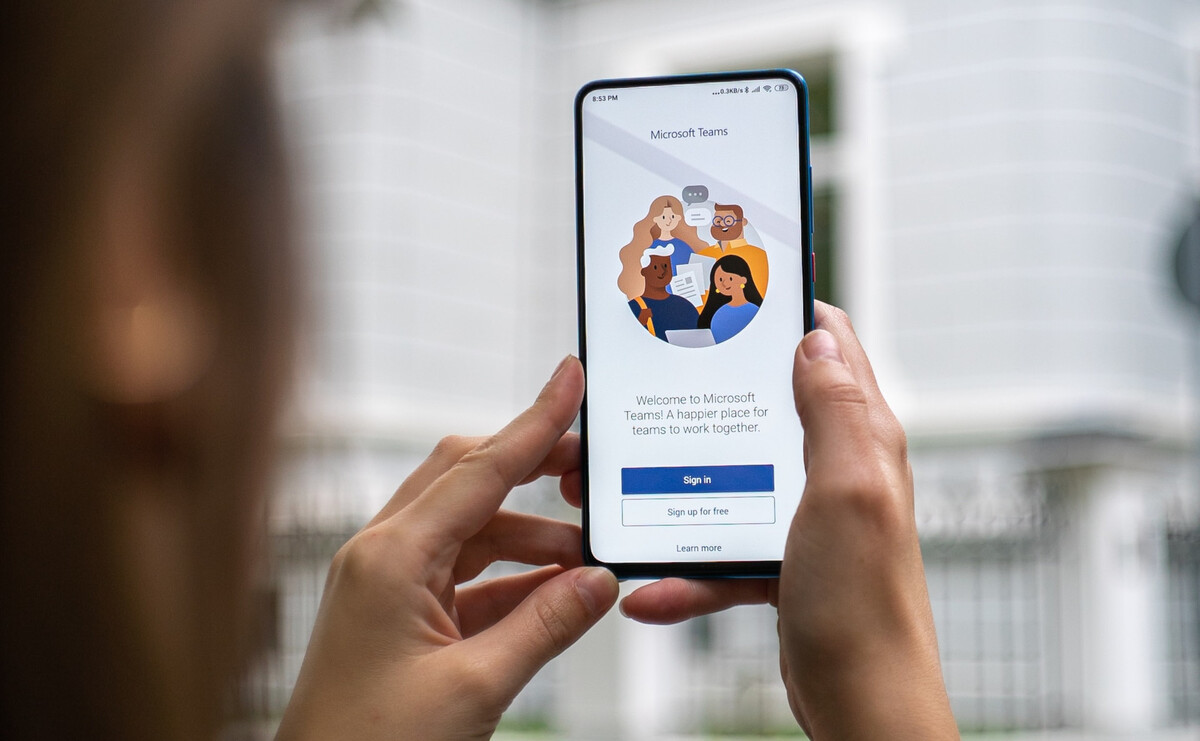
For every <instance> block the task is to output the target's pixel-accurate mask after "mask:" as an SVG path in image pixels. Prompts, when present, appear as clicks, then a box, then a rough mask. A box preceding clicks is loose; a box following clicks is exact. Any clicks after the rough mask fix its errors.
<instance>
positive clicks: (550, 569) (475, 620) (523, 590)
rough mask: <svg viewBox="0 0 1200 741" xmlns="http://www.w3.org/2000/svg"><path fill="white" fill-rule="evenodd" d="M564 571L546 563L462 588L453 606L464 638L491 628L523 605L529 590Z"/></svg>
mask: <svg viewBox="0 0 1200 741" xmlns="http://www.w3.org/2000/svg"><path fill="white" fill-rule="evenodd" d="M563 571H564V569H563V568H562V567H561V566H545V567H543V568H540V569H534V570H533V571H527V572H525V573H523V574H513V575H511V576H501V577H497V578H495V579H488V580H487V581H484V582H480V583H479V584H472V585H471V586H469V587H462V588H461V589H459V590H458V594H457V595H456V596H455V598H454V605H455V609H456V610H457V612H458V623H459V630H460V631H461V633H462V635H463V637H464V638H470V637H471V636H473V635H475V634H476V633H480V632H482V631H485V630H487V629H488V628H490V627H492V626H493V625H495V624H496V622H497V621H498V620H500V619H501V618H503V617H504V616H505V615H507V614H509V613H510V612H512V611H513V609H514V608H516V606H517V605H519V604H521V602H522V601H524V599H525V598H526V597H528V596H529V593H530V592H532V591H533V590H535V589H537V588H538V587H540V586H541V585H542V584H544V583H545V582H546V581H547V580H549V579H552V578H553V577H556V576H558V575H559V574H561V573H562V572H563Z"/></svg>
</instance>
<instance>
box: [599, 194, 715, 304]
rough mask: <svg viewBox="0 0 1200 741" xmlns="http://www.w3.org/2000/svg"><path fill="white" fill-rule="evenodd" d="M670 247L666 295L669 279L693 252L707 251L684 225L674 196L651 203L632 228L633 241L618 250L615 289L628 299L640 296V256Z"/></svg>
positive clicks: (705, 244)
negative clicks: (618, 263) (618, 267)
mask: <svg viewBox="0 0 1200 741" xmlns="http://www.w3.org/2000/svg"><path fill="white" fill-rule="evenodd" d="M667 246H669V247H671V252H670V253H668V254H670V263H671V275H669V276H667V282H668V288H667V293H671V290H670V287H669V283H670V278H671V276H673V275H674V274H675V268H676V267H677V266H679V265H680V264H683V263H686V262H687V261H688V260H689V259H690V258H691V256H692V253H693V252H698V251H700V250H703V249H706V248H707V247H708V244H707V243H706V242H705V241H704V240H703V239H701V238H700V236H699V235H698V234H696V228H695V227H693V226H688V225H687V224H684V223H683V204H682V203H680V202H679V199H678V198H676V197H674V196H659V197H658V198H655V199H654V200H653V201H652V202H651V203H650V209H649V210H648V211H647V212H646V216H645V217H644V218H642V219H641V220H640V221H638V222H637V223H636V224H634V225H633V240H632V241H630V243H629V244H627V245H625V246H624V247H622V248H621V251H620V253H619V257H620V259H621V265H622V270H621V275H620V276H619V277H618V278H617V287H618V288H620V289H621V291H622V292H623V293H624V294H625V297H626V298H627V299H630V300H633V299H634V298H636V297H637V296H640V295H642V291H643V288H644V283H643V278H642V266H641V265H640V261H641V258H642V254H643V253H644V252H645V250H646V249H647V248H650V247H667Z"/></svg>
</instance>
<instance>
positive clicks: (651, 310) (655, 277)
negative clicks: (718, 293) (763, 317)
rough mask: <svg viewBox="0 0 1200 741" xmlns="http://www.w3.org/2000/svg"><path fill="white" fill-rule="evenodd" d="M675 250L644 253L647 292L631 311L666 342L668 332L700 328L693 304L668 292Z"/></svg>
mask: <svg viewBox="0 0 1200 741" xmlns="http://www.w3.org/2000/svg"><path fill="white" fill-rule="evenodd" d="M674 250H675V248H674V246H672V245H669V244H666V245H660V246H658V247H647V248H646V249H645V250H643V251H642V256H641V259H640V260H639V263H640V265H641V275H642V278H643V280H644V289H643V292H642V295H640V296H636V297H634V298H633V299H631V300H630V302H629V308H630V310H631V311H633V315H634V316H636V317H637V320H638V321H639V322H641V323H642V326H644V327H645V328H646V330H647V331H649V332H650V334H652V335H654V336H655V337H657V338H658V339H660V340H662V341H663V342H666V341H667V331H668V330H676V329H696V322H697V321H698V320H699V315H698V314H697V313H696V307H695V306H693V305H692V302H690V301H688V300H687V299H685V298H682V297H680V296H675V295H673V294H670V293H667V284H669V283H670V282H671V254H672V253H673V252H674ZM760 300H761V299H760Z"/></svg>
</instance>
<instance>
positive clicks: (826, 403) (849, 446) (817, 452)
mask: <svg viewBox="0 0 1200 741" xmlns="http://www.w3.org/2000/svg"><path fill="white" fill-rule="evenodd" d="M792 387H793V390H794V392H795V398H796V412H797V413H798V414H799V415H800V424H801V425H803V427H804V441H805V443H806V446H807V448H808V452H809V480H810V481H811V480H813V479H814V478H816V477H817V471H818V467H820V466H824V467H825V469H828V470H824V472H825V473H826V474H829V475H832V476H834V477H837V476H840V475H841V474H842V473H843V472H845V471H844V469H845V467H853V466H854V465H856V464H858V463H860V462H861V461H863V460H864V459H865V457H866V455H867V454H868V453H870V452H873V436H872V427H871V414H870V405H869V402H868V400H867V394H866V392H865V391H864V390H863V388H862V385H861V384H860V383H859V380H858V378H857V377H856V376H855V374H854V371H853V370H852V369H851V368H850V365H849V364H848V363H847V362H846V358H845V357H844V356H843V354H842V348H841V343H839V341H838V339H837V338H836V337H835V336H834V335H833V334H832V333H830V332H829V331H827V330H825V329H814V330H813V331H811V332H809V333H808V334H807V335H805V336H804V339H803V340H801V341H800V345H799V347H797V348H796V357H795V362H794V365H793V370H792Z"/></svg>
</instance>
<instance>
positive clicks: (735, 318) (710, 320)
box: [696, 255, 762, 342]
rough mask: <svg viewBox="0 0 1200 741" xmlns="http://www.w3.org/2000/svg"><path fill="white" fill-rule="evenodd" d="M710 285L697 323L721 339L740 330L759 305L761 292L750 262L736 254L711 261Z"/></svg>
mask: <svg viewBox="0 0 1200 741" xmlns="http://www.w3.org/2000/svg"><path fill="white" fill-rule="evenodd" d="M709 280H710V283H711V284H712V287H711V288H710V289H709V291H708V298H707V300H705V302H704V309H703V310H702V311H701V312H700V320H699V322H698V323H697V325H696V326H697V328H699V329H709V330H712V334H713V340H714V341H716V342H724V341H725V340H727V339H729V338H730V337H733V336H734V335H735V334H737V333H738V332H741V331H742V330H743V329H744V328H745V327H746V325H747V324H749V323H750V320H751V319H753V318H754V315H755V314H757V313H758V307H759V306H761V305H762V293H761V292H759V290H758V286H757V285H755V283H754V276H753V275H752V274H751V270H750V266H749V265H748V264H747V263H746V261H745V260H743V259H742V258H740V257H738V256H737V255H726V256H724V257H722V258H721V259H719V260H717V262H716V264H714V265H713V269H712V275H711V277H710V278H709Z"/></svg>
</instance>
